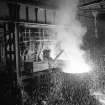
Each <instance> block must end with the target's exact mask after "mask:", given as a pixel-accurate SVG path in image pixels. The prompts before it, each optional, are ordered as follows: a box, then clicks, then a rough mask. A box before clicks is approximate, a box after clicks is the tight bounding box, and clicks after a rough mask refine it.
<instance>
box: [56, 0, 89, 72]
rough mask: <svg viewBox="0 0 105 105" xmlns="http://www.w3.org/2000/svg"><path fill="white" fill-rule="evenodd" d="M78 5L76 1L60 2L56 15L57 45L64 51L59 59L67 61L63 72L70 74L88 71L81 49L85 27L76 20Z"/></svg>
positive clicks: (64, 0)
mask: <svg viewBox="0 0 105 105" xmlns="http://www.w3.org/2000/svg"><path fill="white" fill-rule="evenodd" d="M78 3H79V1H78V0H62V1H61V2H60V6H59V10H58V12H57V15H56V16H57V19H58V20H57V21H56V24H57V25H60V26H61V27H59V28H57V29H56V31H57V45H58V46H59V48H60V49H62V50H64V52H63V54H62V55H61V56H60V58H59V59H62V60H66V61H67V62H65V67H64V71H66V72H70V73H82V72H88V71H89V70H90V67H89V66H88V64H86V62H85V59H84V57H83V56H84V54H85V52H84V51H83V50H82V49H81V45H82V44H83V40H82V39H83V36H84V35H85V33H86V27H83V26H82V24H81V23H80V22H79V21H78V20H77V12H78V8H77V6H78ZM69 61H70V62H69ZM80 67H81V68H80ZM67 69H70V71H69V70H67ZM80 69H81V70H80Z"/></svg>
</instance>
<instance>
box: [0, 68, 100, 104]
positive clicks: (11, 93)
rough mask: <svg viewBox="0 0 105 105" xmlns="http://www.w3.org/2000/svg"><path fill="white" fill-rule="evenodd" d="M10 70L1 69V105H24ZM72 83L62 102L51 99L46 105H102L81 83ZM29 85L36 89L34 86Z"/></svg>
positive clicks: (64, 91)
mask: <svg viewBox="0 0 105 105" xmlns="http://www.w3.org/2000/svg"><path fill="white" fill-rule="evenodd" d="M10 70H11V68H8V67H6V66H1V67H0V95H1V96H0V97H1V99H0V100H1V101H0V105H22V101H21V99H22V98H21V93H20V90H19V88H18V87H17V85H16V81H15V79H16V78H15V77H16V76H15V75H14V74H13V73H12V72H8V71H10ZM33 80H34V79H33ZM72 83H73V81H70V82H69V84H70V87H68V88H64V89H63V90H62V93H63V98H64V100H62V102H61V100H59V99H55V100H53V99H51V102H49V104H46V105H101V104H100V103H99V102H98V101H97V100H96V99H95V98H94V97H93V96H91V95H90V94H89V93H88V90H86V88H85V87H82V88H81V86H80V85H82V84H81V83H80V84H78V83H77V84H76V83H73V84H72ZM29 84H30V85H31V86H32V87H34V84H32V83H29ZM71 87H73V88H71ZM53 98H54V97H53ZM39 103H40V102H39ZM25 105H27V104H25ZM30 105H31V104H30ZM32 105H33V104H32ZM34 105H35V104H34ZM38 105H44V104H38Z"/></svg>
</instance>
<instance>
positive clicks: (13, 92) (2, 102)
mask: <svg viewBox="0 0 105 105" xmlns="http://www.w3.org/2000/svg"><path fill="white" fill-rule="evenodd" d="M10 70H11V69H10V68H8V67H7V66H5V65H0V105H20V104H19V103H20V100H19V98H18V97H17V95H19V89H18V88H17V86H16V81H15V78H14V76H13V74H12V73H11V72H8V71H10Z"/></svg>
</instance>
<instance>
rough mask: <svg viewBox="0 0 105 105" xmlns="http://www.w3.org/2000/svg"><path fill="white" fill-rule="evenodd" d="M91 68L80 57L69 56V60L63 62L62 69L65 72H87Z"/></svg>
mask: <svg viewBox="0 0 105 105" xmlns="http://www.w3.org/2000/svg"><path fill="white" fill-rule="evenodd" d="M90 70H91V69H90V67H89V65H88V64H86V63H85V61H84V59H83V58H81V57H71V60H70V61H67V62H66V63H65V66H64V68H63V71H64V72H66V73H87V72H89V71H90Z"/></svg>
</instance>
